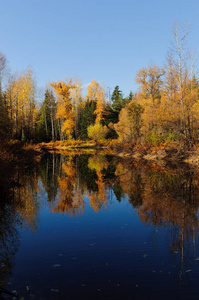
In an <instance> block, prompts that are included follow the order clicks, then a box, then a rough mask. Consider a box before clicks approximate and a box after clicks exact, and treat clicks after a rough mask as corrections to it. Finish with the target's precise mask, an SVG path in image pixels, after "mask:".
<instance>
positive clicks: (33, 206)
mask: <svg viewBox="0 0 199 300" xmlns="http://www.w3.org/2000/svg"><path fill="white" fill-rule="evenodd" d="M15 182H16V184H15V188H14V190H13V191H14V195H13V196H14V201H15V205H16V209H17V210H18V212H19V213H20V215H21V216H22V217H23V221H24V223H26V225H27V226H28V228H30V229H31V230H32V231H35V230H36V228H37V218H38V212H39V203H38V197H37V196H38V195H37V193H38V192H39V187H38V174H37V172H36V171H35V170H34V168H33V167H31V169H29V170H28V169H26V170H25V171H24V170H23V169H19V168H18V170H17V173H16V176H15Z"/></svg>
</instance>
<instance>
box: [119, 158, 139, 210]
mask: <svg viewBox="0 0 199 300" xmlns="http://www.w3.org/2000/svg"><path fill="white" fill-rule="evenodd" d="M115 175H116V176H117V183H118V184H119V186H120V187H121V188H122V190H123V192H125V193H126V195H128V197H129V201H130V202H131V203H132V205H133V206H134V207H138V206H140V205H141V204H142V193H143V180H142V176H141V174H140V171H138V169H135V168H133V166H131V165H130V166H129V165H125V164H124V163H121V162H119V163H118V164H117V166H116V171H115ZM118 190H119V188H118V187H117V190H116V192H117V191H118ZM116 197H117V194H116Z"/></svg>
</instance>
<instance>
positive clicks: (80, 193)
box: [0, 153, 199, 300]
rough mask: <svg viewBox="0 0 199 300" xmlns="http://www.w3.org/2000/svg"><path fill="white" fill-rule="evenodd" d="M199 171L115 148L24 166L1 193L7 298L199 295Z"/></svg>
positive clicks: (0, 265) (0, 272)
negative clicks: (143, 160) (145, 160)
mask: <svg viewBox="0 0 199 300" xmlns="http://www.w3.org/2000/svg"><path fill="white" fill-rule="evenodd" d="M198 178H199V172H198V171H194V170H191V169H190V168H189V167H186V168H185V167H184V166H177V167H176V166H175V167H174V166H171V167H166V168H165V167H164V168H163V167H162V166H157V165H153V164H140V163H138V162H132V161H130V160H123V159H121V158H120V159H119V158H116V157H114V156H110V155H88V154H84V155H79V154H74V155H72V154H71V155H63V154H62V155H61V154H56V153H52V154H46V155H44V156H43V157H42V158H41V160H40V161H38V163H36V164H35V165H34V166H33V165H30V166H25V167H24V166H23V167H21V166H15V168H13V170H10V174H9V182H8V181H6V179H5V184H4V186H5V189H4V190H3V191H2V193H1V204H0V216H1V217H0V245H1V248H0V284H1V287H2V288H3V289H4V290H3V292H2V293H1V297H2V298H1V299H15V297H14V295H15V294H16V299H21V300H22V299H198V294H199V284H198V282H199V281H198V280H199V236H198V228H199V219H198V206H199V180H198ZM6 292H7V293H6ZM9 292H11V293H12V295H9V294H8V293H9ZM17 297H18V298H17Z"/></svg>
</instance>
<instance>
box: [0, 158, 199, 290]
mask: <svg viewBox="0 0 199 300" xmlns="http://www.w3.org/2000/svg"><path fill="white" fill-rule="evenodd" d="M4 180H6V179H5V178H4ZM8 182H10V184H8ZM1 185H3V184H2V183H1ZM5 186H6V191H5V190H4V193H3V201H1V206H0V246H1V247H0V284H3V282H5V280H6V278H8V277H9V276H11V272H12V264H13V258H14V255H15V254H16V252H17V249H18V247H19V246H20V235H19V229H20V228H26V229H28V230H30V231H32V232H36V231H37V228H39V222H40V218H41V217H42V216H40V211H41V209H42V208H43V207H47V208H48V209H49V210H50V211H51V212H52V213H53V214H68V215H69V216H70V217H74V216H82V215H84V213H85V210H86V205H87V202H86V199H88V204H89V205H90V207H91V208H92V209H93V212H94V213H95V212H99V211H100V210H102V209H108V208H109V205H110V204H111V203H112V198H113V196H111V195H113V194H114V196H115V199H116V201H118V203H119V202H122V201H126V199H128V201H129V203H130V204H131V205H132V207H133V209H134V211H136V212H137V215H138V217H139V220H140V222H142V223H143V224H145V225H147V226H153V227H154V236H153V239H154V241H155V235H156V232H157V231H158V230H159V229H161V230H163V231H166V232H167V237H168V239H169V247H170V251H171V253H173V254H177V253H180V255H181V256H180V259H179V266H178V270H179V279H180V280H183V276H184V275H186V274H187V272H188V271H189V269H187V268H188V267H187V266H190V263H192V262H193V260H197V247H196V237H197V233H198V225H199V224H198V215H197V212H198V206H199V182H198V172H196V171H195V172H193V171H191V170H189V169H186V170H185V169H184V168H182V167H181V168H178V169H167V170H166V169H162V168H160V167H157V166H147V165H139V164H135V163H133V162H131V161H126V160H125V161H124V160H122V159H118V158H115V157H112V156H108V155H106V156H105V155H79V154H78V155H67V156H64V155H59V154H55V153H53V154H51V155H45V156H43V157H42V159H41V161H40V163H38V165H35V166H29V167H27V166H26V167H24V166H23V167H22V168H21V167H20V166H16V167H15V168H14V169H13V170H12V172H11V174H10V175H9V180H8V179H7V181H5ZM44 194H46V195H47V197H46V198H47V200H46V202H45V200H44V199H45V197H44V196H45V195H44ZM132 218H133V215H132ZM155 242H156V243H158V241H155Z"/></svg>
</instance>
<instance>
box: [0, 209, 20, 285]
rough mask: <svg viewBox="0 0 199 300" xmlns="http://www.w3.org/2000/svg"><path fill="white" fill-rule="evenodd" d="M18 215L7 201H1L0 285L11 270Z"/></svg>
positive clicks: (16, 240) (16, 242)
mask: <svg viewBox="0 0 199 300" xmlns="http://www.w3.org/2000/svg"><path fill="white" fill-rule="evenodd" d="M20 221H21V220H20V217H19V215H18V214H17V213H16V211H15V209H14V207H13V206H12V205H11V204H9V203H4V204H2V203H1V207H0V285H1V284H2V283H3V282H4V280H5V279H6V278H7V276H8V275H10V274H11V270H12V257H13V256H14V255H15V253H16V251H17V248H18V245H19V233H18V231H17V229H16V225H19V224H20Z"/></svg>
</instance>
